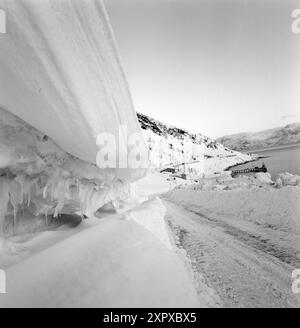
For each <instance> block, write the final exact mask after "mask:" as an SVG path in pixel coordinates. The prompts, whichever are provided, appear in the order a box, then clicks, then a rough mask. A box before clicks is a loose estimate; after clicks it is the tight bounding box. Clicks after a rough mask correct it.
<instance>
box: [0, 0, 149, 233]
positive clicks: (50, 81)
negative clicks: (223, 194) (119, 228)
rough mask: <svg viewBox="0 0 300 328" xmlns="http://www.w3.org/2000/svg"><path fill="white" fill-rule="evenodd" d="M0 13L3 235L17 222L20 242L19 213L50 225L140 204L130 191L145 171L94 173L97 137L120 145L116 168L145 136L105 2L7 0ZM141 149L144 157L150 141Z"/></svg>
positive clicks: (0, 209) (0, 1)
mask: <svg viewBox="0 0 300 328" xmlns="http://www.w3.org/2000/svg"><path fill="white" fill-rule="evenodd" d="M0 8H1V9H3V10H5V12H6V14H7V15H6V16H7V33H6V34H3V35H1V38H0V115H1V116H0V129H1V130H0V171H1V172H0V173H1V176H0V234H3V233H9V234H10V233H11V231H9V230H11V226H12V225H11V222H12V221H13V222H14V223H13V233H16V229H15V228H16V225H17V221H18V220H19V218H20V215H19V214H20V213H22V218H23V219H26V220H27V221H26V220H23V221H26V222H28V221H29V220H30V219H31V218H32V217H33V216H34V217H39V216H45V218H46V221H47V217H48V215H50V216H54V217H57V216H59V215H60V214H61V213H71V214H74V213H75V214H78V215H81V216H83V215H86V216H91V215H93V214H94V213H95V211H97V210H98V209H99V208H101V207H102V206H103V205H105V204H107V203H111V204H112V207H113V208H115V209H116V210H117V211H124V210H126V209H128V208H131V207H132V206H135V205H136V204H138V203H139V202H140V201H141V199H140V197H139V195H137V194H136V193H135V192H134V190H133V189H132V188H131V187H130V182H132V181H136V180H138V179H139V178H141V177H143V176H144V175H145V173H146V170H145V168H130V167H129V168H126V167H124V168H118V165H117V167H116V168H113V169H102V170H101V169H99V168H98V167H96V165H95V163H96V157H97V153H98V151H99V148H98V147H97V145H96V139H97V136H98V135H99V134H102V133H107V134H108V133H109V134H111V135H112V136H115V137H116V143H117V145H116V146H117V149H116V153H115V154H113V156H116V159H117V163H118V159H119V158H122V159H123V158H124V157H125V156H126V155H127V154H128V153H129V152H130V151H131V150H132V145H128V144H126V141H127V137H128V136H130V135H132V134H134V133H140V127H139V125H138V121H137V118H136V113H135V111H134V108H133V104H132V101H131V96H130V93H129V89H128V85H127V82H126V79H125V76H124V73H123V70H122V67H121V65H120V60H119V56H118V52H117V50H116V46H115V42H114V39H113V34H112V31H111V28H110V24H109V21H108V17H107V14H106V12H105V9H104V6H103V3H102V0H90V1H81V0H72V1H69V0H66V1H60V0H43V1H39V2H36V1H32V0H9V1H6V0H0ZM12 114H14V115H15V116H14V115H12ZM121 125H122V126H125V127H126V129H120V126H121ZM125 130H126V131H125ZM121 144H122V145H121ZM124 145H125V147H123V146H124ZM139 150H140V151H141V152H144V153H147V148H146V145H145V142H144V140H143V138H141V140H140V144H139ZM125 158H126V157H125ZM130 197H131V198H132V199H131V202H130V204H129V203H128V199H129V198H130ZM142 200H145V199H142ZM36 222H37V221H36ZM37 225H38V223H37ZM23 232H24V231H23Z"/></svg>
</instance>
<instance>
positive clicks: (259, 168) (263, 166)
mask: <svg viewBox="0 0 300 328" xmlns="http://www.w3.org/2000/svg"><path fill="white" fill-rule="evenodd" d="M267 171H268V170H267V167H266V165H265V163H263V164H262V166H261V167H258V166H255V167H254V168H246V169H240V170H232V171H231V176H232V177H235V176H236V175H237V174H241V173H250V172H264V173H265V172H267Z"/></svg>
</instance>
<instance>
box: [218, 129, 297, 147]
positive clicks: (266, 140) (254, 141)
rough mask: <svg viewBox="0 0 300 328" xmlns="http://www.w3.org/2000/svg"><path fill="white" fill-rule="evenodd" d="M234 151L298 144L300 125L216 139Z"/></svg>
mask: <svg viewBox="0 0 300 328" xmlns="http://www.w3.org/2000/svg"><path fill="white" fill-rule="evenodd" d="M217 142H221V143H222V144H224V145H225V146H226V147H229V148H231V149H234V150H242V151H248V150H258V149H263V148H271V147H278V146H285V145H293V144H297V143H300V123H293V124H288V125H286V126H283V127H278V128H274V129H269V130H264V131H260V132H254V133H238V134H233V135H228V136H224V137H221V138H218V139H217Z"/></svg>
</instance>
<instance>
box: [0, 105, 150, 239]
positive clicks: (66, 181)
mask: <svg viewBox="0 0 300 328" xmlns="http://www.w3.org/2000/svg"><path fill="white" fill-rule="evenodd" d="M0 175H1V177H0V233H1V234H4V235H11V234H13V233H14V234H15V233H24V232H29V231H32V229H34V227H35V229H38V228H39V227H41V226H43V225H44V226H45V225H47V223H49V222H50V221H49V220H50V218H51V216H54V217H57V216H59V215H60V214H78V215H80V216H83V215H86V216H92V215H93V214H94V213H95V212H96V211H97V210H98V209H99V208H101V207H102V206H104V205H105V204H108V203H110V204H111V206H112V207H113V208H115V210H116V211H124V210H125V209H128V208H130V207H132V206H136V205H137V204H138V203H139V202H141V201H143V200H145V197H144V198H142V199H141V197H140V196H139V195H138V194H136V193H135V194H134V190H133V188H132V187H131V186H130V184H129V183H128V182H127V181H126V180H125V181H122V180H121V179H119V178H118V177H116V175H115V172H114V170H113V169H106V170H101V169H99V168H98V167H97V166H96V165H95V164H92V163H88V162H85V161H82V160H80V159H78V158H75V157H74V156H72V155H70V154H68V153H66V152H65V151H64V150H62V149H61V148H60V147H58V146H57V145H56V144H55V143H54V142H53V141H52V140H51V139H50V138H49V137H47V136H45V135H44V134H43V133H41V132H39V131H37V130H36V129H35V128H33V127H32V126H30V125H29V124H27V123H25V122H24V121H22V120H21V119H19V118H17V117H16V116H14V115H13V114H11V113H9V112H7V111H5V110H1V108H0ZM34 217H35V218H36V219H34ZM74 219H76V218H75V217H74ZM47 221H49V222H47ZM29 226H31V228H30V229H31V230H28V229H29Z"/></svg>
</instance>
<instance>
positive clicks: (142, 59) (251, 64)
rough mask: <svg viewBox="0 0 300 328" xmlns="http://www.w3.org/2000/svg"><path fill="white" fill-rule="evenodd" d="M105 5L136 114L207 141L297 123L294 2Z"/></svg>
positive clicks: (180, 0)
mask: <svg viewBox="0 0 300 328" xmlns="http://www.w3.org/2000/svg"><path fill="white" fill-rule="evenodd" d="M105 4H106V7H107V10H108V13H109V16H110V19H111V24H112V26H113V29H114V32H115V36H116V39H117V43H118V46H119V50H120V53H121V58H122V62H123V66H124V69H125V72H126V75H127V78H128V82H129V85H130V89H131V93H132V96H133V100H134V104H135V108H136V110H137V111H140V112H142V113H145V114H148V115H150V116H152V117H154V118H157V119H159V120H162V121H164V122H166V123H169V124H173V125H176V126H178V127H182V128H186V129H188V130H190V131H192V132H201V133H204V134H206V135H208V136H210V137H219V136H222V135H226V134H232V133H237V132H248V131H258V130H263V129H267V128H272V127H275V126H281V125H285V124H287V123H290V122H295V121H300V115H299V113H300V107H299V106H300V92H299V87H300V74H299V73H300V34H293V33H292V31H291V23H292V20H293V19H292V18H291V13H292V11H293V10H294V9H295V8H300V1H297V0H295V1H294V0H281V1H277V0H260V1H258V0H246V1H245V0H228V1H227V0H105Z"/></svg>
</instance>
